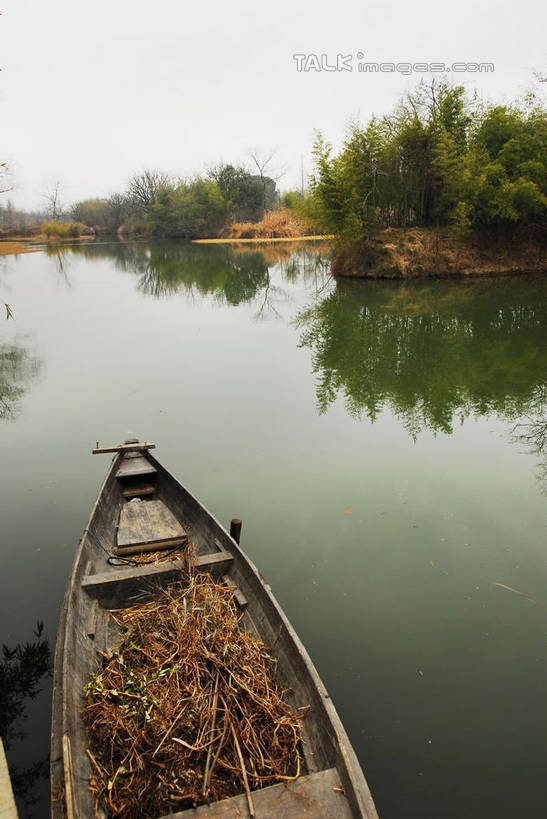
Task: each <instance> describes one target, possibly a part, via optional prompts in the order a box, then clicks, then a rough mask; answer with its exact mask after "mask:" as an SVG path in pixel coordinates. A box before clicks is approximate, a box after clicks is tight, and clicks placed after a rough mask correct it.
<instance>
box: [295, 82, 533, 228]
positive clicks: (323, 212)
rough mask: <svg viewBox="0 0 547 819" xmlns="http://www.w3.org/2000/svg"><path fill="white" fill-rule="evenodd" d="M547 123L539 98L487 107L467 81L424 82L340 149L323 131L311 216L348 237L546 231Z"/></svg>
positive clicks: (354, 130)
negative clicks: (389, 230)
mask: <svg viewBox="0 0 547 819" xmlns="http://www.w3.org/2000/svg"><path fill="white" fill-rule="evenodd" d="M546 149H547V120H546V116H545V111H544V110H543V109H542V108H541V107H540V106H538V105H537V104H536V103H535V101H534V100H533V99H530V100H528V102H527V104H526V105H525V106H524V107H522V108H519V107H517V106H481V105H479V104H478V103H477V102H476V100H470V99H468V98H467V97H466V95H465V92H464V89H463V88H462V87H451V86H449V85H448V84H446V83H437V82H433V83H431V84H430V85H426V84H424V83H422V84H420V85H419V86H418V88H417V89H415V90H414V91H412V92H409V93H408V94H407V95H406V97H405V98H404V100H402V101H401V103H400V104H399V106H398V107H397V108H396V110H395V111H394V113H393V114H391V115H389V116H386V117H383V118H382V119H377V118H375V117H373V118H372V119H371V120H370V122H369V123H368V125H367V126H366V127H364V128H363V127H362V126H360V125H357V124H355V125H353V126H352V127H351V128H350V130H349V133H348V136H347V139H346V141H345V143H344V146H343V148H342V150H341V151H340V153H339V154H338V155H333V152H332V148H331V146H330V145H329V144H328V143H327V142H325V141H324V139H323V138H322V136H321V135H320V134H319V135H318V136H317V139H316V142H315V146H314V159H315V172H314V174H313V176H312V179H311V196H310V198H309V201H308V202H307V203H306V206H307V210H308V213H307V215H308V217H312V218H313V219H314V220H315V221H316V223H317V224H318V225H319V226H320V227H321V228H322V229H324V230H328V231H332V232H336V233H340V234H342V235H346V236H348V237H350V236H352V237H355V236H356V235H366V234H368V233H370V232H371V231H373V230H375V229H376V228H380V227H389V226H401V227H404V226H406V225H417V226H428V225H455V226H457V227H459V228H460V229H467V228H471V227H474V228H479V229H481V230H483V231H496V230H504V231H507V230H512V229H513V228H516V227H522V226H527V227H528V228H530V229H534V230H541V229H544V228H545V219H546V214H547V167H546V165H545V157H546V155H547V152H546Z"/></svg>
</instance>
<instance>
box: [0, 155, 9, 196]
mask: <svg viewBox="0 0 547 819" xmlns="http://www.w3.org/2000/svg"><path fill="white" fill-rule="evenodd" d="M10 190H11V184H10V172H9V168H8V163H7V162H0V193H7V192H8V191H10Z"/></svg>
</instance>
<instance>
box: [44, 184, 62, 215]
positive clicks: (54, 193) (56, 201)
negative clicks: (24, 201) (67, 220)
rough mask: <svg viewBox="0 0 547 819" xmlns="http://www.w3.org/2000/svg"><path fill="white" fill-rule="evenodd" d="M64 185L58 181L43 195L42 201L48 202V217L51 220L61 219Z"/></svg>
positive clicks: (49, 186)
mask: <svg viewBox="0 0 547 819" xmlns="http://www.w3.org/2000/svg"><path fill="white" fill-rule="evenodd" d="M62 187H63V186H62V184H61V181H60V180H59V179H56V180H55V181H54V182H52V183H51V185H48V187H47V188H46V189H45V191H44V193H43V194H42V199H44V200H45V202H46V210H47V215H48V216H49V218H50V219H59V218H60V216H61V213H62V210H63V208H62V205H61V191H62Z"/></svg>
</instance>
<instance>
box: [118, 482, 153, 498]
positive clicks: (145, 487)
mask: <svg viewBox="0 0 547 819" xmlns="http://www.w3.org/2000/svg"><path fill="white" fill-rule="evenodd" d="M155 491H156V487H155V486H154V484H153V483H151V482H150V481H147V480H146V478H129V479H128V480H127V481H124V488H123V489H122V495H123V497H124V498H142V497H144V496H146V495H153V494H154V492H155Z"/></svg>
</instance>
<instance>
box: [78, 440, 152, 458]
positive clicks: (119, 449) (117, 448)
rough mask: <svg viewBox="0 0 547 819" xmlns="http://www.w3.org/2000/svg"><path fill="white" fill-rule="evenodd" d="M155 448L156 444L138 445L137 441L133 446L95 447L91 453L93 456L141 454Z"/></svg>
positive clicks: (145, 443)
mask: <svg viewBox="0 0 547 819" xmlns="http://www.w3.org/2000/svg"><path fill="white" fill-rule="evenodd" d="M155 448H156V444H153V443H151V442H144V443H140V442H138V441H137V443H134V444H117V445H114V446H96V447H95V448H94V449H92V450H91V451H92V453H93V455H102V454H103V453H105V452H142V451H143V450H146V449H155Z"/></svg>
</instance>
